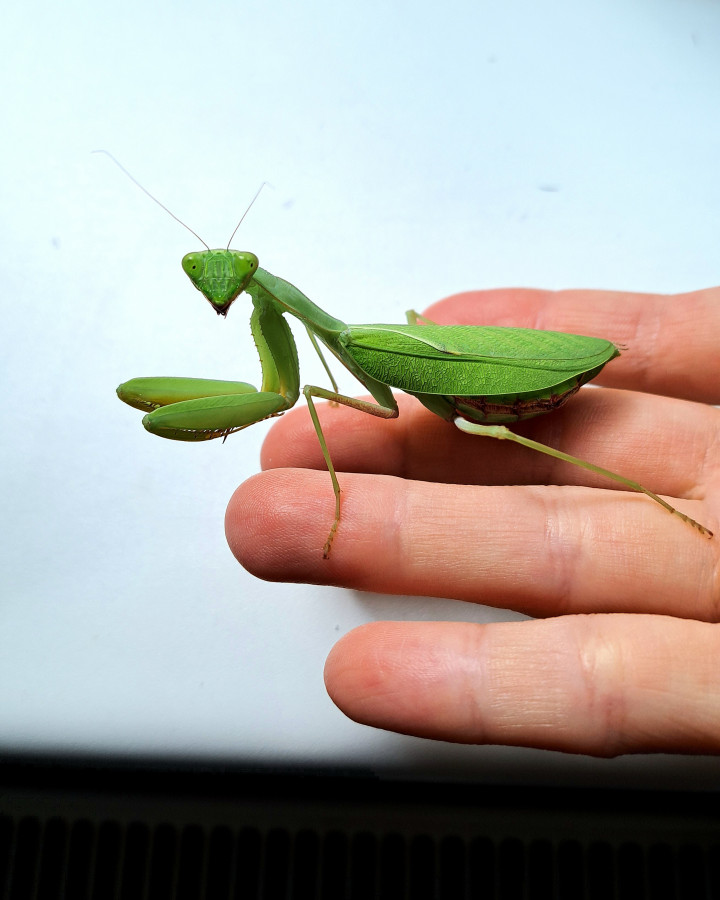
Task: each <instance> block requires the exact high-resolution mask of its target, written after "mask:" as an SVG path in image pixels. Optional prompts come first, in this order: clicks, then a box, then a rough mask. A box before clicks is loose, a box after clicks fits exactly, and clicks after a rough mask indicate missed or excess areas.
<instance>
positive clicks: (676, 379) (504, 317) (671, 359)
mask: <svg viewBox="0 0 720 900" xmlns="http://www.w3.org/2000/svg"><path fill="white" fill-rule="evenodd" d="M427 314H428V317H429V318H430V319H432V320H433V321H436V322H438V324H441V325H449V324H458V325H504V326H514V327H519V328H536V329H539V330H546V331H563V332H568V333H571V334H587V335H590V336H592V337H603V338H606V339H607V340H610V341H613V342H614V343H615V344H618V345H619V346H620V347H621V349H622V350H623V352H622V355H621V356H620V358H619V359H617V360H613V363H612V365H609V366H607V367H606V368H605V369H604V370H603V371H602V372H601V373H600V375H599V376H598V378H597V379H596V380H597V382H598V383H601V384H605V385H608V386H609V387H620V388H626V389H632V390H635V391H644V392H646V393H650V394H664V395H666V396H668V397H679V398H682V399H685V400H697V401H700V402H703V403H713V404H715V403H720V354H718V350H717V334H718V333H719V332H720V288H708V289H706V290H702V291H693V292H691V293H687V294H667V295H664V294H637V293H626V292H620V291H593V290H565V291H544V290H535V289H531V288H499V289H495V290H487V291H469V292H467V293H463V294H455V295H453V296H452V297H448V298H447V299H445V300H441V301H440V302H439V303H435V304H433V305H432V306H430V307H429V308H428V310H427Z"/></svg>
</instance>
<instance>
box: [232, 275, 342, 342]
mask: <svg viewBox="0 0 720 900" xmlns="http://www.w3.org/2000/svg"><path fill="white" fill-rule="evenodd" d="M245 290H246V291H247V292H248V294H250V296H251V297H252V298H253V300H258V301H260V302H262V301H266V302H267V301H270V302H273V303H274V304H276V305H277V306H278V307H279V308H280V310H281V311H282V312H287V313H290V315H291V316H295V318H297V319H299V320H300V321H301V322H303V323H304V324H305V325H306V326H308V327H309V328H310V329H311V330H312V331H313V332H315V333H316V334H317V335H318V336H319V337H320V338H322V339H323V340H326V339H327V338H329V339H330V340H331V341H332V340H333V339H334V338H335V337H336V336H337V335H338V334H340V332H342V331H345V329H346V328H347V327H348V326H347V324H346V323H345V322H343V321H342V319H336V318H335V317H334V316H331V315H330V314H329V313H326V312H325V310H324V309H321V308H320V307H319V306H318V305H317V304H315V303H313V302H312V300H310V298H309V297H306V296H305V294H303V293H302V291H300V290H298V289H297V288H296V287H295V285H293V284H290V282H289V281H285V280H284V279H283V278H278V277H277V276H276V275H273V274H272V273H271V272H268V271H266V270H265V269H258V270H257V271H256V272H255V274H254V276H253V278H252V281H251V282H250V284H249V285H248V286H247V287H246V288H245Z"/></svg>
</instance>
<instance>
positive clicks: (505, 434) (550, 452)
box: [455, 418, 713, 537]
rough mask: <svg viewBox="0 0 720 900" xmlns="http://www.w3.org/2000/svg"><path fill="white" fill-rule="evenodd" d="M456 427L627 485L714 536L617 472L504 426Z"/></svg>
mask: <svg viewBox="0 0 720 900" xmlns="http://www.w3.org/2000/svg"><path fill="white" fill-rule="evenodd" d="M455 425H456V426H457V427H458V428H459V429H460V431H464V432H465V433H466V434H475V435H479V436H481V437H491V438H496V439H497V440H501V441H513V442H514V443H516V444H520V445H521V446H523V447H527V448H528V449H530V450H537V451H538V453H544V454H545V455H546V456H552V457H554V458H555V459H561V460H563V461H564V462H568V463H572V464H573V465H574V466H579V467H580V468H581V469H586V470H587V471H588V472H594V473H595V474H596V475H603V476H604V477H605V478H610V479H611V480H612V481H615V482H617V483H618V484H622V485H625V487H629V488H631V489H632V490H633V491H638V492H639V493H641V494H645V496H646V497H649V498H650V499H651V500H654V501H655V502H656V503H659V504H660V506H662V507H663V509H666V510H667V511H668V512H669V513H672V514H673V515H674V516H678V517H679V518H680V519H682V520H683V522H687V524H688V525H691V526H692V527H693V528H696V529H697V530H698V531H699V532H700V533H701V534H704V535H707V537H712V536H713V533H712V531H710V529H709V528H706V527H705V526H704V525H701V524H700V523H699V522H696V521H695V519H691V518H690V516H686V515H685V513H681V512H680V510H679V509H675V507H674V506H671V505H670V504H669V503H668V502H667V501H666V500H663V498H662V497H658V495H657V494H654V493H653V492H652V491H650V490H648V489H647V488H646V487H643V485H641V484H638V482H637V481H631V480H630V479H629V478H625V477H624V476H622V475H618V474H617V472H611V471H610V470H609V469H603V468H602V467H601V466H596V465H594V464H593V463H590V462H587V461H586V460H584V459H579V458H578V457H577V456H570V454H569V453H563V452H562V451H561V450H555V449H554V448H553V447H548V446H547V444H540V443H538V442H537V441H533V440H530V438H526V437H522V436H521V435H519V434H515V433H514V432H512V431H510V429H509V428H506V427H505V426H504V425H480V424H479V423H477V422H469V421H467V419H461V418H457V419H455Z"/></svg>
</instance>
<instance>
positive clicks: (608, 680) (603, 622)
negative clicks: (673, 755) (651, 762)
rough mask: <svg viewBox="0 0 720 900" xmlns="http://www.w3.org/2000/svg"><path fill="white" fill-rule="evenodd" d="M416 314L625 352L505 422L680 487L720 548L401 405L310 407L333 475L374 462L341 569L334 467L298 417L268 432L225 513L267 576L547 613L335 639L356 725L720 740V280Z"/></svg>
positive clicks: (661, 486)
mask: <svg viewBox="0 0 720 900" xmlns="http://www.w3.org/2000/svg"><path fill="white" fill-rule="evenodd" d="M427 314H428V316H429V317H430V318H432V319H434V320H435V321H437V322H439V323H441V324H451V323H461V324H478V325H479V324H483V325H516V326H522V327H526V328H541V329H550V330H557V331H568V332H574V333H577V334H588V335H597V336H601V337H605V338H608V339H610V340H612V341H614V342H615V343H617V344H620V345H622V346H624V347H625V348H626V349H625V350H624V352H623V355H622V356H621V357H620V358H619V359H617V360H614V361H613V362H611V363H610V364H609V365H608V366H607V368H606V369H605V370H604V371H603V373H602V374H601V375H600V377H599V378H598V379H597V382H596V383H599V384H602V385H604V386H605V387H603V388H600V389H597V388H583V390H582V391H581V392H580V394H579V395H578V396H577V397H575V398H573V399H572V400H571V401H570V402H569V403H568V405H567V406H566V407H564V408H563V409H562V410H560V411H558V412H556V413H553V414H551V415H549V416H544V417H541V418H538V419H534V420H532V421H530V422H527V423H525V424H523V425H521V426H514V428H515V429H516V430H518V431H521V432H522V433H523V434H526V435H528V436H530V437H532V438H535V439H536V440H539V441H542V442H543V443H548V444H551V445H552V446H555V447H558V448H560V449H562V450H564V451H566V452H568V453H571V454H574V455H576V456H581V457H583V458H585V459H588V460H590V461H591V462H595V463H597V464H599V465H602V466H605V467H606V468H609V469H612V470H613V471H617V472H620V473H621V474H624V475H627V476H628V477H630V478H634V479H636V480H638V481H640V482H641V483H642V484H645V485H646V486H647V487H649V488H651V489H653V490H656V491H657V492H658V493H661V494H665V495H667V496H668V497H669V498H675V499H673V500H671V502H673V503H675V500H677V501H678V502H677V505H678V506H679V507H680V508H681V509H682V510H683V511H684V512H687V513H688V514H689V515H691V516H692V517H693V518H695V519H697V520H698V521H700V522H701V523H702V524H704V525H706V526H708V527H709V528H711V529H712V530H713V531H715V537H714V538H713V539H711V540H708V539H707V538H705V537H703V536H701V535H700V534H699V533H698V532H696V531H694V530H693V529H691V528H690V527H689V526H687V525H685V524H684V523H683V522H681V521H679V520H678V519H677V518H676V517H673V516H671V515H669V514H668V513H665V512H664V511H663V510H662V509H661V508H659V507H658V506H657V504H654V503H652V502H651V501H649V500H648V499H647V498H646V497H643V496H640V495H637V494H632V493H629V492H624V491H619V490H617V489H616V486H613V485H611V484H608V482H605V481H603V480H602V479H600V478H595V477H593V476H591V475H590V474H589V473H587V472H585V471H583V470H580V469H578V468H577V467H574V466H570V465H567V464H566V463H562V462H560V461H558V460H553V459H551V458H549V457H545V456H541V455H540V454H537V453H532V452H531V451H529V450H526V449H525V448H522V447H517V446H507V445H506V444H504V443H502V444H501V443H500V442H497V441H492V440H488V439H483V438H479V437H473V436H470V435H464V434H461V433H460V432H458V431H457V429H455V428H453V427H452V426H451V425H449V424H448V423H446V422H443V421H441V420H440V419H439V418H437V417H436V416H433V415H432V414H431V413H429V412H427V411H426V410H424V409H423V408H422V407H421V406H420V405H419V404H418V403H416V401H414V400H413V399H412V398H409V397H406V396H404V395H401V396H400V397H399V401H400V418H399V419H396V420H392V421H381V420H378V419H375V418H373V417H371V416H366V415H362V414H360V413H358V412H356V411H354V410H351V409H347V408H345V407H330V406H329V405H328V404H323V405H322V408H320V407H319V412H320V417H321V421H322V426H323V430H324V432H325V435H326V437H327V441H328V445H329V448H330V452H331V454H332V458H333V461H334V463H335V466H336V468H337V471H338V473H344V472H352V473H361V474H341V475H340V485H341V488H342V491H343V493H342V503H343V507H342V519H341V523H340V528H339V530H338V533H337V538H336V540H335V543H334V545H333V548H332V553H331V556H330V559H329V560H324V559H323V558H322V546H323V543H324V541H325V538H326V536H327V531H328V527H329V523H331V521H332V510H333V494H332V488H331V486H330V479H329V477H328V474H327V471H313V470H314V469H315V470H323V469H324V464H323V460H322V456H321V453H320V448H319V446H318V441H317V436H316V434H315V431H314V430H313V427H312V424H311V422H310V417H309V416H308V414H307V411H306V410H305V409H299V410H293V411H292V412H289V413H287V414H286V415H285V416H284V417H283V418H282V419H281V420H279V421H278V423H277V424H276V425H275V427H274V428H273V429H272V430H271V432H270V434H269V435H268V438H267V440H266V442H265V445H264V448H263V458H262V463H263V468H264V469H265V470H266V471H264V472H263V473H262V474H260V475H257V476H255V477H254V478H251V479H250V480H249V481H247V482H245V483H244V484H243V485H241V486H240V487H239V488H238V490H237V491H236V493H235V494H234V496H233V498H232V500H231V502H230V505H229V507H228V512H227V520H226V528H227V536H228V541H229V543H230V546H231V548H232V550H233V553H234V554H235V556H236V557H237V558H238V560H239V561H240V562H241V563H242V565H243V566H245V567H246V568H247V569H248V570H249V571H250V572H252V573H254V574H255V575H257V576H259V577H261V578H267V579H270V580H275V581H302V582H312V583H317V584H336V585H343V586H345V587H349V588H355V589H360V590H369V591H379V592H383V593H398V594H424V595H430V596H444V597H450V598H455V599H460V600H466V601H472V602H477V603H483V604H488V605H491V606H498V607H503V608H510V609H514V610H518V611H521V612H524V613H528V614H530V615H532V616H535V617H538V618H536V619H533V620H530V621H525V622H513V623H497V624H489V625H476V624H463V623H454V622H452V623H451V622H375V623H373V624H371V625H367V626H364V627H362V628H357V629H355V630H354V631H352V632H350V633H349V634H348V635H346V636H345V637H343V638H342V639H341V640H340V641H339V642H338V643H337V644H336V646H335V647H334V648H333V650H332V651H331V653H330V656H329V657H328V660H327V663H326V667H325V679H326V684H327V689H328V692H329V693H330V696H331V697H332V699H333V700H334V701H335V703H336V704H337V705H338V706H339V707H340V709H342V710H343V712H345V713H346V714H347V715H348V716H350V717H351V718H353V719H355V720H357V721H358V722H363V723H365V724H368V725H373V726H375V727H378V728H385V729H388V730H392V731H398V732H404V733H408V734H416V735H422V736H425V737H432V738H438V739H442V740H447V741H460V742H467V743H482V744H509V745H520V746H528V747H544V748H549V749H556V750H565V751H568V752H577V753H588V754H595V755H600V756H613V755H616V754H620V753H633V752H652V751H663V752H689V753H697V752H701V753H708V752H709V753H716V752H720V631H718V626H717V625H715V624H713V623H715V622H717V621H718V619H720V582H719V577H718V562H719V560H720V445H719V439H720V410H717V409H714V408H713V407H712V406H711V405H709V404H720V353H719V352H718V335H720V289H712V290H706V291H698V292H695V293H691V294H683V295H676V296H670V297H666V296H656V295H649V294H623V293H611V292H596V291H564V292H560V293H552V292H545V291H530V290H516V289H508V290H494V291H484V292H474V293H468V294H461V295H457V296H455V297H450V298H449V299H447V300H445V301H442V302H441V303H438V304H436V305H435V306H433V307H431V308H430V309H429V310H428V311H427ZM617 388H620V389H622V390H613V389H617ZM281 467H282V468H281ZM503 485H509V486H503ZM548 485H549V486H548Z"/></svg>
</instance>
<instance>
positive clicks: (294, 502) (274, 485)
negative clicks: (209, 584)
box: [225, 469, 332, 581]
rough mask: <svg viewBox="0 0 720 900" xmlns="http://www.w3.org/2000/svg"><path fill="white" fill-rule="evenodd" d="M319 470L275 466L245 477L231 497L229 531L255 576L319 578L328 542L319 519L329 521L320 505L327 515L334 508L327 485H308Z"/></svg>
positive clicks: (231, 541) (237, 551) (240, 558)
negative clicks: (323, 550)
mask: <svg viewBox="0 0 720 900" xmlns="http://www.w3.org/2000/svg"><path fill="white" fill-rule="evenodd" d="M318 474H319V473H314V472H305V471H303V470H297V469H271V470H269V471H267V472H260V473H259V474H258V475H254V476H252V478H249V479H248V480H247V481H245V482H243V484H241V485H240V486H239V487H238V488H237V490H236V491H235V493H234V494H233V495H232V497H231V498H230V502H229V503H228V507H227V511H226V513H225V535H226V537H227V542H228V544H229V546H230V549H231V550H232V553H233V555H234V556H235V558H236V559H237V561H238V562H239V563H240V565H241V566H243V568H245V569H247V571H248V572H250V573H251V574H252V575H255V576H256V577H257V578H262V579H264V580H266V581H312V580H314V579H313V577H312V576H313V575H314V574H315V569H316V567H317V564H318V562H321V561H322V547H323V542H324V538H321V537H320V535H321V532H322V529H321V528H318V527H315V526H314V523H315V521H316V520H319V521H324V518H325V517H324V516H323V515H322V513H321V512H320V508H322V512H323V513H325V514H327V509H328V500H327V497H326V496H325V493H326V492H324V491H323V490H322V487H321V486H318V487H319V490H312V489H310V487H308V486H307V482H308V480H309V479H311V478H312V476H313V475H318ZM311 487H314V486H311ZM330 496H331V497H332V491H331V490H330ZM315 580H316V579H315Z"/></svg>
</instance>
